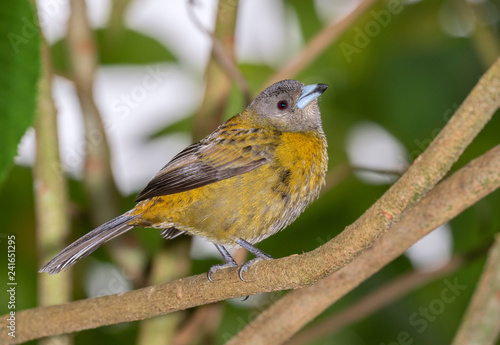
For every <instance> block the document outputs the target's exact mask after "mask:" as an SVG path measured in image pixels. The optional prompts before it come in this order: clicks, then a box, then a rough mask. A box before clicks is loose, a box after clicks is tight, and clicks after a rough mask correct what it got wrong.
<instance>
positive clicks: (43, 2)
mask: <svg viewBox="0 0 500 345" xmlns="http://www.w3.org/2000/svg"><path fill="white" fill-rule="evenodd" d="M221 1H222V2H226V1H224V0H221ZM365 3H367V4H368V5H363V4H365ZM230 4H231V2H227V4H226V5H227V7H220V8H225V9H226V10H227V11H228V14H227V16H228V17H230V16H231V14H230V12H231V13H237V16H236V22H235V29H234V37H233V36H232V35H229V36H228V37H229V38H227V37H226V38H224V36H222V37H223V39H221V40H220V41H218V42H216V44H221V45H222V46H223V47H226V48H227V47H228V46H229V47H232V46H233V44H234V60H235V61H236V65H237V67H238V68H239V70H240V71H241V75H242V76H243V77H244V80H246V83H247V84H248V88H249V90H250V91H249V93H250V94H251V95H252V97H253V96H255V95H257V94H258V93H259V92H260V91H261V90H263V89H264V88H265V87H266V86H268V85H269V82H270V81H271V80H273V78H274V77H275V76H276V75H277V73H278V71H280V70H282V69H283V68H284V67H285V66H288V64H289V63H290V62H292V63H293V61H294V59H295V58H296V57H297V56H300V54H303V53H304V52H310V53H311V52H313V49H312V48H311V47H309V46H308V44H309V43H310V42H312V41H313V40H315V39H317V37H318V34H319V33H321V32H326V31H327V29H326V28H328V27H332V26H335V25H338V24H339V23H341V22H342V21H344V20H346V18H348V17H349V16H352V15H353V11H357V10H356V9H357V8H358V9H359V7H360V6H365V7H366V8H365V9H363V10H362V11H358V12H359V13H356V12H354V13H356V15H355V16H354V19H353V20H352V21H350V22H349V25H348V26H347V27H346V28H345V29H344V30H343V31H342V32H341V34H340V36H338V37H336V38H335V39H333V38H331V41H329V42H328V43H325V49H324V51H321V52H319V53H318V54H316V55H315V54H314V53H311V54H312V55H313V58H312V59H311V60H310V62H308V63H307V64H305V65H304V66H303V67H301V68H297V69H296V70H295V71H294V72H293V74H289V75H287V77H290V78H293V79H298V80H300V81H302V82H303V83H305V84H311V83H325V84H328V85H329V88H328V90H327V91H326V92H325V94H324V95H323V96H322V97H321V100H320V107H321V111H322V118H323V127H324V130H325V133H326V136H327V139H328V144H329V156H330V162H329V175H328V176H329V179H328V185H327V188H325V190H324V193H323V194H322V196H321V197H320V199H319V200H318V201H316V202H315V203H314V204H313V205H312V206H310V207H309V208H308V209H307V211H306V212H305V213H304V214H303V215H302V216H301V217H300V218H299V219H298V220H297V221H296V222H295V223H293V224H292V225H291V226H289V227H288V228H287V229H286V230H285V231H282V232H280V233H278V234H276V235H274V236H272V237H271V238H269V239H267V240H265V241H264V242H262V243H261V244H260V245H259V247H260V248H261V249H262V250H264V251H265V252H267V253H270V254H272V255H273V256H274V257H284V256H288V255H291V254H298V253H302V252H306V251H310V250H313V249H315V248H316V247H318V246H319V245H321V244H323V243H325V242H327V241H328V240H330V239H331V238H333V237H334V236H335V235H337V234H338V233H339V232H341V231H342V230H343V229H344V227H345V226H347V225H349V224H351V223H352V222H353V221H355V220H356V219H357V218H358V217H359V216H360V215H361V214H362V213H363V212H364V211H365V210H366V209H367V208H368V207H369V206H370V205H371V204H373V203H374V202H375V201H376V200H377V199H378V198H379V197H380V196H381V195H382V194H383V193H384V191H385V190H387V188H388V187H389V186H390V184H391V183H393V182H394V181H395V180H396V179H397V178H398V176H400V175H401V173H403V172H404V170H405V169H406V168H407V167H408V165H409V164H410V163H411V162H412V161H413V160H414V159H415V158H416V157H418V155H419V154H420V153H422V152H423V151H424V150H425V148H426V147H427V146H428V145H429V143H430V142H431V140H432V139H433V138H434V137H435V136H436V135H437V133H439V131H440V129H441V128H442V127H443V126H444V125H445V124H446V122H447V120H448V119H449V118H450V117H451V115H452V114H453V113H454V111H455V110H456V109H457V107H458V106H459V105H460V103H461V102H462V101H463V99H464V98H465V97H466V96H467V94H468V93H469V92H470V90H471V89H472V87H473V86H474V85H475V83H476V82H477V80H478V79H479V77H480V76H481V75H482V74H483V73H484V71H485V70H486V69H487V68H488V67H489V66H490V65H491V64H492V63H493V62H494V61H495V60H496V58H497V57H498V56H499V55H500V41H499V39H500V37H499V31H498V30H499V21H500V2H498V1H490V0H468V1H465V0H435V1H418V0H407V1H399V0H389V1H364V2H362V1H332V0H316V1H299V0H290V1H288V0H252V1H250V0H241V1H239V4H238V5H237V8H231V6H230ZM37 5H38V11H39V14H38V15H39V17H40V25H41V28H42V30H43V33H44V35H45V37H46V40H47V42H48V44H49V45H50V47H51V53H52V60H53V68H54V73H55V78H54V80H53V83H52V87H53V90H52V93H53V98H54V102H55V104H56V107H57V111H58V138H59V148H60V154H61V159H62V170H63V171H64V173H65V175H66V176H67V178H68V181H67V184H68V195H69V202H68V207H67V212H68V214H69V216H70V221H71V227H70V234H68V236H67V239H66V240H65V244H69V243H70V242H71V241H73V240H75V239H77V238H78V237H81V236H82V235H84V234H85V233H86V232H88V231H90V230H91V229H93V228H94V227H95V226H97V225H99V224H100V223H102V222H104V221H106V220H108V219H111V218H113V217H115V216H117V215H119V214H121V213H122V212H124V211H126V210H128V209H130V208H132V207H133V205H134V203H133V199H134V196H135V194H136V193H138V192H139V191H140V190H141V189H142V188H143V187H144V186H145V185H146V183H147V182H148V180H149V179H150V178H151V177H152V176H153V175H154V174H155V173H156V172H157V171H158V170H159V169H160V168H161V167H163V166H164V165H165V164H166V163H167V162H168V161H169V160H170V159H171V158H172V157H173V156H174V155H175V154H176V153H178V152H179V151H180V150H182V149H183V148H184V147H185V146H187V145H188V144H190V143H191V142H192V141H193V140H197V139H199V138H200V137H201V136H203V135H206V134H208V133H209V132H211V131H212V130H213V129H214V126H215V125H217V124H219V123H221V122H222V121H224V120H226V119H227V118H229V117H230V116H232V115H235V114H237V113H238V112H239V111H241V110H243V109H244V107H245V106H246V103H245V95H244V93H243V92H242V88H241V85H240V84H238V83H236V82H233V81H231V79H229V81H227V80H225V81H222V82H219V83H218V82H217V76H214V75H213V74H211V73H212V72H210V70H211V64H212V63H213V60H214V57H213V55H212V47H213V45H214V41H213V38H212V36H211V33H212V32H214V30H215V23H216V18H217V17H218V16H220V17H222V18H224V14H223V13H222V14H221V13H219V14H218V13H217V12H218V11H217V9H218V2H217V1H216V0H196V1H191V2H189V1H185V0H183V1H165V0H163V1H162V0H133V1H127V0H117V1H109V0H87V1H86V9H84V10H85V11H86V14H87V17H88V20H89V23H90V26H91V28H92V37H93V38H94V39H95V52H96V56H97V66H96V68H95V69H94V70H93V71H91V72H90V73H89V74H88V76H90V77H92V81H91V83H92V84H93V87H92V89H91V95H92V97H91V98H93V100H92V104H94V105H95V109H94V110H93V111H95V112H96V113H98V114H99V116H100V118H101V119H102V126H103V127H104V130H105V134H106V137H104V136H103V135H102V133H100V132H92V131H89V130H88V128H89V127H88V123H86V120H85V116H84V113H85V111H86V110H84V111H82V109H85V106H84V104H85V100H82V99H83V98H84V97H82V94H79V91H78V87H77V86H75V83H78V82H77V81H76V82H75V77H74V75H75V74H74V73H73V72H72V67H71V65H72V64H74V61H78V56H76V57H75V56H73V57H72V56H71V55H72V54H71V52H70V53H68V51H69V50H68V46H71V42H68V27H69V26H70V25H69V24H68V23H69V18H70V13H71V6H70V5H71V4H70V2H69V1H55V0H39V1H38V3H37ZM223 34H224V33H222V35H223ZM216 35H217V32H216ZM325 41H328V38H326V39H325V38H324V39H323V41H322V42H325ZM73 55H74V54H73ZM230 55H231V54H230ZM231 58H232V57H231ZM214 69H216V68H214ZM214 73H215V72H214ZM233 77H234V76H233ZM222 79H224V78H222ZM226 79H227V78H226ZM223 84H224V85H226V84H227V85H229V86H228V88H227V90H226V91H224V90H222V91H220V90H219V87H221V85H223ZM211 93H212V95H214V94H215V95H216V96H217V95H218V96H221V97H222V96H224V101H223V102H219V103H217V104H216V105H215V106H211V105H210V104H209V103H210V98H209V96H210V95H211ZM87 96H88V95H87ZM216 96H214V97H216ZM86 128H87V130H86ZM0 131H1V129H0ZM499 133H500V118H498V116H497V117H494V118H493V120H492V121H491V122H490V123H489V124H488V125H487V127H486V128H485V129H484V130H483V132H481V133H480V135H479V136H478V138H477V139H476V140H475V141H474V142H473V143H472V145H471V146H470V147H469V148H468V149H467V150H466V152H465V153H464V154H463V156H462V157H461V159H460V160H459V162H457V164H456V165H455V166H454V168H453V171H454V170H456V169H458V168H460V167H461V166H463V165H464V164H466V163H467V162H468V161H470V160H471V159H473V158H475V157H477V156H479V155H481V154H482V153H484V152H485V151H487V150H488V149H490V148H491V147H493V146H494V145H496V144H498V141H499V138H500V136H499ZM106 142H107V143H108V145H109V161H110V164H111V171H112V179H111V180H108V182H107V183H106V186H107V188H104V189H102V188H101V189H97V190H96V189H95V188H94V189H93V190H92V187H91V186H90V185H91V183H90V184H89V183H88V181H87V182H86V181H85V176H86V175H85V174H86V172H87V171H88V166H86V163H85V155H86V152H87V151H88V150H89V149H90V150H91V147H93V146H100V147H102V146H103V145H104V146H106V145H105V144H106ZM34 157H35V133H34V130H33V129H32V128H31V129H28V131H27V132H26V133H25V135H24V137H23V139H22V141H21V143H20V145H19V147H18V154H17V157H16V158H15V166H14V167H13V168H12V169H11V170H10V172H9V174H8V175H7V177H6V179H5V181H4V182H3V185H2V187H1V190H0V193H1V194H0V196H1V197H0V209H1V210H2V214H3V215H4V217H3V226H2V228H3V230H2V231H1V232H2V233H3V235H2V236H3V237H5V236H6V234H15V235H16V236H17V243H16V245H17V247H16V251H17V256H16V257H17V261H16V270H17V281H18V283H19V287H18V292H17V309H18V310H21V309H26V308H31V307H35V306H36V305H37V280H38V279H39V274H38V273H37V270H38V269H39V268H40V267H41V266H42V264H43V263H42V262H40V261H39V259H38V254H37V234H36V231H35V229H36V221H35V206H34V195H33V176H32V166H33V162H34ZM98 169H105V167H104V168H103V167H100V168H98ZM499 207H500V193H499V192H498V191H497V192H495V193H493V194H492V195H490V196H488V197H487V198H485V199H484V200H482V201H480V202H479V203H477V204H476V205H474V206H473V207H471V208H470V209H468V210H467V211H465V212H464V213H463V214H462V215H460V216H459V217H457V218H456V219H454V220H452V221H451V222H450V223H449V224H445V225H443V226H442V227H440V228H439V229H437V230H436V231H434V232H433V233H431V234H430V235H429V236H427V237H426V238H424V239H423V240H421V241H420V242H419V243H417V244H416V245H414V246H413V247H412V248H411V249H410V250H409V251H407V253H406V254H405V255H404V256H402V257H400V258H398V259H397V260H396V261H394V262H393V263H391V264H390V265H388V266H387V267H385V268H384V269H383V270H382V271H381V272H379V273H377V274H376V275H375V276H374V277H372V278H370V279H369V280H367V281H366V282H364V283H363V284H362V285H361V286H360V287H359V288H357V289H356V290H355V291H353V292H352V293H350V294H349V295H347V296H346V297H345V298H343V299H342V300H341V301H340V302H339V303H337V304H336V305H335V306H333V307H331V308H329V309H328V310H327V311H326V312H325V313H323V314H322V315H321V316H320V317H318V319H317V320H315V321H314V322H313V323H312V324H311V325H309V326H308V327H315V326H317V325H322V326H321V327H319V328H310V329H312V330H313V331H309V332H308V330H307V328H306V329H304V330H303V332H304V334H303V335H302V337H301V338H300V339H297V341H296V342H294V344H318V345H319V344H325V345H326V344H382V343H384V344H394V343H398V341H400V340H398V339H399V338H398V337H399V336H400V334H401V333H402V332H404V333H405V334H406V333H407V334H409V338H408V339H411V340H413V342H412V343H413V344H422V343H430V344H448V343H450V342H451V339H452V338H453V335H454V334H455V331H456V329H457V327H458V325H459V322H460V320H461V317H462V315H463V312H464V311H465V308H466V307H467V304H468V302H469V299H470V296H471V295H472V293H473V291H474V288H475V284H476V282H477V279H478V277H479V275H480V273H481V269H482V266H483V264H484V258H485V254H486V251H485V249H484V248H485V246H487V245H488V244H489V243H491V242H492V239H493V235H494V234H495V233H496V232H498V230H499V228H500V214H499V212H497V211H495V210H498V209H499ZM122 237H123V238H120V239H116V240H114V241H113V242H114V243H113V242H112V243H109V244H107V245H104V246H103V247H102V248H100V249H99V250H97V251H96V252H95V253H93V254H92V255H91V256H90V257H88V258H86V259H84V260H82V261H81V262H79V263H78V264H76V265H75V266H74V267H73V268H72V269H71V270H70V272H68V273H63V274H67V275H69V276H71V277H72V281H73V287H72V296H73V299H83V298H88V297H93V296H100V295H106V294H114V293H119V292H123V291H127V290H131V289H136V288H140V287H143V286H147V285H151V284H155V283H160V282H165V281H170V280H173V279H175V278H179V277H184V276H189V275H192V274H200V273H204V272H206V271H207V270H208V268H209V267H210V266H211V265H213V264H215V263H218V262H220V261H221V259H220V255H219V254H218V252H217V251H216V250H215V247H213V245H211V244H207V243H205V242H203V241H201V240H199V239H191V238H190V237H187V236H181V237H179V238H176V239H174V240H171V241H164V240H162V239H161V237H160V236H159V231H157V230H152V229H150V230H142V229H135V230H133V231H131V232H130V233H128V234H126V235H124V236H122ZM0 245H1V246H2V248H3V246H4V245H6V242H5V241H2V242H0ZM237 255H239V257H240V259H243V256H244V255H245V254H244V253H238V254H237ZM456 257H460V258H464V260H463V262H461V264H459V265H455V266H453V268H452V269H447V270H443V267H445V268H446V267H448V266H446V265H449V263H450V260H451V259H452V258H456ZM0 260H2V262H3V261H4V260H5V258H4V257H2V258H1V259H0ZM2 267H6V265H3V264H2ZM2 270H4V268H2ZM436 270H438V271H437V272H438V274H434V275H432V277H431V275H429V276H425V275H423V277H424V278H422V279H420V280H419V281H418V282H416V283H415V284H412V285H411V286H410V287H409V288H406V290H404V291H401V293H400V294H399V295H398V294H394V298H391V299H389V300H388V301H387V302H386V303H384V305H382V306H381V307H379V308H377V309H376V310H374V311H369V312H368V311H362V312H358V314H356V316H357V317H356V318H354V319H353V320H352V322H350V323H348V324H342V325H341V326H336V323H335V321H332V320H335V315H338V313H341V312H342V311H343V310H345V309H346V308H349V306H350V305H352V304H353V303H354V302H356V301H359V300H360V299H361V298H363V297H364V296H369V295H370V294H372V293H373V292H374V291H377V290H378V289H384V288H386V284H389V283H391V282H394V281H395V280H397V279H401V277H404V276H407V275H411V274H415V272H428V273H430V272H436ZM439 270H442V273H439V272H441V271H439ZM2 275H4V274H3V273H2ZM5 276H6V275H5ZM453 281H458V282H459V283H460V284H461V285H462V286H465V288H464V289H462V290H460V291H459V292H458V294H457V295H456V298H455V299H453V301H452V302H445V301H442V297H441V296H442V291H443V289H444V288H446V287H447V284H448V283H449V282H453ZM447 282H448V283H447ZM285 293H286V292H280V293H276V294H263V295H259V296H251V298H249V299H248V300H247V301H244V302H243V301H242V300H241V299H237V300H231V301H225V302H221V303H218V304H214V305H208V306H203V307H200V308H196V309H193V310H188V311H184V312H179V313H175V314H172V315H167V316H165V317H160V318H156V319H153V320H149V321H145V322H134V323H127V324H120V325H115V326H107V327H101V328H99V329H95V330H90V331H83V332H80V333H77V334H75V335H74V343H75V344H90V343H95V344H101V343H109V344H114V343H116V344H118V343H120V344H142V343H144V344H156V343H158V344H223V343H224V342H225V341H226V340H228V339H229V338H231V337H232V336H234V335H235V334H236V333H237V332H238V330H239V329H241V328H242V327H243V326H245V325H246V324H247V323H248V322H249V321H250V320H251V319H252V318H254V317H255V316H256V315H258V313H260V312H261V311H262V310H264V309H265V308H266V307H267V306H269V305H270V304H271V303H272V302H273V301H275V300H277V299H278V298H279V297H281V296H283V294H285ZM2 298H3V296H2ZM5 305H6V302H5V303H2V304H1V305H0V310H2V311H3V308H4V306H5ZM422 310H427V311H428V312H427V313H425V312H423V311H422ZM4 312H7V310H5V311H4ZM329 321H330V323H328V322H329ZM154 332H158V333H154ZM306 332H308V333H306ZM152 334H156V335H155V336H153V335H152ZM299 335H300V334H299ZM151 339H154V341H153V340H151ZM292 341H293V340H292ZM33 343H34V342H33Z"/></svg>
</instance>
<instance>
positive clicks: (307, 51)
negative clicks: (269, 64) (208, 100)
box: [264, 0, 376, 86]
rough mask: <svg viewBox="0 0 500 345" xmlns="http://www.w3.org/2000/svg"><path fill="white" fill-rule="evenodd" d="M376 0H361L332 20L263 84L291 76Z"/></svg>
mask: <svg viewBox="0 0 500 345" xmlns="http://www.w3.org/2000/svg"><path fill="white" fill-rule="evenodd" d="M375 1H376V0H363V1H362V2H361V3H360V4H359V5H358V7H356V8H355V9H354V10H353V11H352V12H351V13H349V14H348V15H347V16H346V17H344V18H342V19H341V20H340V21H333V22H332V23H331V24H330V25H328V26H326V27H325V28H324V29H323V30H321V31H320V32H318V33H317V34H316V36H314V37H313V38H312V39H311V40H310V41H309V43H308V44H307V45H306V46H305V47H304V48H303V49H302V50H301V51H300V52H299V53H298V54H297V55H296V56H295V57H293V58H292V59H291V60H290V62H288V63H287V64H286V65H285V66H284V67H283V68H282V69H280V70H279V71H278V72H276V73H275V74H274V75H273V76H271V78H269V79H268V80H267V81H266V83H265V84H264V86H269V85H271V84H273V83H275V82H277V81H280V80H283V79H288V78H292V77H293V76H295V75H297V74H298V73H299V72H300V71H302V70H303V69H304V68H305V67H307V66H308V65H309V64H310V63H311V62H313V61H314V60H315V59H316V58H317V57H318V56H319V55H320V54H321V53H323V51H325V49H326V48H328V47H329V46H330V45H331V44H332V42H333V41H335V39H336V38H337V37H339V36H340V35H341V34H342V33H343V32H344V30H346V29H347V28H349V27H351V24H352V23H353V22H354V21H355V20H356V19H357V18H358V17H359V16H360V15H361V14H362V13H363V12H364V11H366V9H367V8H369V7H370V6H371V5H372V4H373V3H374V2H375Z"/></svg>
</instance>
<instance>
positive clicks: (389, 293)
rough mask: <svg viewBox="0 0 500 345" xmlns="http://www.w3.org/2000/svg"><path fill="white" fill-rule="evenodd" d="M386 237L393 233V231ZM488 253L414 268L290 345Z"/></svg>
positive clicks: (309, 339) (354, 318) (352, 319)
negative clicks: (427, 268)
mask: <svg viewBox="0 0 500 345" xmlns="http://www.w3.org/2000/svg"><path fill="white" fill-rule="evenodd" d="M386 236H390V233H388V234H387V235H386ZM374 247H375V246H374ZM484 253H485V248H481V249H480V250H476V251H474V252H471V253H469V254H466V255H464V254H457V255H454V256H453V257H452V258H451V259H450V260H449V261H448V262H447V263H446V265H444V266H443V267H441V268H439V269H436V270H433V271H430V272H427V271H412V272H409V273H406V274H404V275H402V276H400V277H397V278H395V279H393V280H392V281H390V282H388V283H386V284H384V285H382V286H381V287H379V288H378V289H377V290H375V291H373V292H371V293H370V294H368V295H367V296H365V297H363V298H362V299H360V300H358V301H356V302H355V303H353V304H352V305H350V306H348V307H347V308H345V309H343V310H341V311H339V312H338V313H336V314H335V315H333V316H332V317H330V318H329V319H327V320H324V321H322V322H320V323H318V324H315V325H313V326H312V327H310V328H308V329H306V330H304V331H303V332H300V333H299V334H298V335H297V336H296V337H293V338H292V339H291V340H290V341H287V342H286V345H301V344H309V343H311V342H313V341H316V340H318V339H320V338H322V337H324V336H326V335H327V334H332V333H334V332H335V331H336V330H338V329H341V328H342V327H345V326H347V325H349V324H352V323H354V322H356V321H359V320H362V319H363V318H365V317H366V316H368V315H370V314H372V313H373V312H375V311H377V310H379V309H380V308H383V307H385V306H387V305H389V304H391V303H393V302H394V301H396V300H397V299H399V298H400V297H402V296H405V295H406V294H408V293H409V292H411V291H414V290H416V289H418V288H419V287H421V286H423V285H425V284H427V283H429V282H432V281H434V280H436V279H438V278H441V277H444V276H446V275H448V274H450V273H452V272H454V271H456V270H457V269H458V268H460V267H463V265H464V264H466V263H468V262H470V261H471V260H473V259H476V258H477V257H478V256H480V255H483V254H484ZM360 260H361V257H360Z"/></svg>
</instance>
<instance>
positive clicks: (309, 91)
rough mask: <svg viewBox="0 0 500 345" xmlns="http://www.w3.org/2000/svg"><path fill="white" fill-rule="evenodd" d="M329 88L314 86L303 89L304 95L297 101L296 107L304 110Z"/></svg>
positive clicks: (320, 85) (323, 85) (322, 85)
mask: <svg viewBox="0 0 500 345" xmlns="http://www.w3.org/2000/svg"><path fill="white" fill-rule="evenodd" d="M327 88H328V85H326V84H312V85H306V86H304V87H302V93H301V94H300V97H299V99H298V100H297V103H296V106H297V107H299V108H300V109H304V108H305V106H306V105H308V104H309V103H311V102H312V101H314V100H315V99H316V98H318V97H319V96H321V94H322V93H323V92H325V90H326V89H327Z"/></svg>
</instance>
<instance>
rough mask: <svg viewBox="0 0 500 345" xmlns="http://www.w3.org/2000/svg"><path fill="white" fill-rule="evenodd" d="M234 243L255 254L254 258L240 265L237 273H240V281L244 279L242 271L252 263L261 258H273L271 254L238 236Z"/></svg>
mask: <svg viewBox="0 0 500 345" xmlns="http://www.w3.org/2000/svg"><path fill="white" fill-rule="evenodd" d="M236 243H238V244H239V245H240V246H242V247H243V248H245V249H246V250H248V251H249V252H250V253H252V254H253V255H255V259H252V260H250V261H247V262H246V263H244V264H243V266H241V268H240V271H239V275H240V279H241V280H242V281H245V279H243V273H244V272H246V271H247V270H248V269H249V268H250V266H252V265H253V264H254V263H256V262H257V261H261V260H272V259H273V257H272V256H271V255H269V254H267V253H265V252H263V251H262V250H260V249H259V248H257V247H255V246H254V245H252V244H250V243H248V242H247V241H245V240H244V239H242V238H240V239H239V240H238V241H236Z"/></svg>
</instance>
